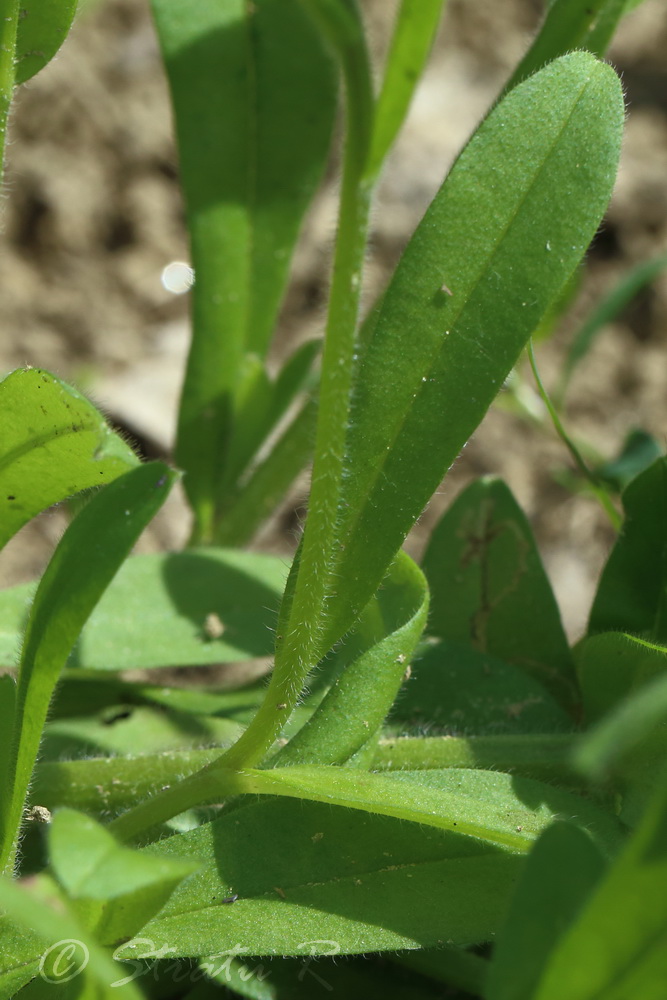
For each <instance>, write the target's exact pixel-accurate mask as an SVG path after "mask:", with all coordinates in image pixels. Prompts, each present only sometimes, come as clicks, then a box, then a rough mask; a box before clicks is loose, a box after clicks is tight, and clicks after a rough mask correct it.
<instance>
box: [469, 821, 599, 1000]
mask: <svg viewBox="0 0 667 1000" xmlns="http://www.w3.org/2000/svg"><path fill="white" fill-rule="evenodd" d="M604 871H605V862H604V859H603V858H602V857H601V855H600V853H599V851H598V850H597V849H596V847H595V846H594V844H592V843H591V841H590V839H589V838H588V837H586V836H585V834H583V833H582V832H581V830H578V829H576V828H575V827H573V826H569V825H568V824H567V823H554V825H553V826H551V827H549V829H548V830H545V831H544V833H543V834H542V836H541V837H540V839H539V840H538V841H537V843H536V844H535V847H534V849H533V851H532V852H531V854H530V857H529V858H528V861H527V862H526V866H525V868H524V870H523V871H522V873H521V878H520V881H519V885H518V886H517V890H516V893H515V895H514V898H513V900H512V905H511V907H510V911H509V915H508V918H507V922H506V924H505V926H504V927H503V929H502V931H501V932H500V934H499V936H498V941H497V943H496V946H495V948H494V952H493V961H492V963H491V968H490V972H489V977H488V980H487V985H486V991H485V993H484V997H485V1000H532V998H533V997H534V995H535V994H534V989H535V987H536V986H537V984H538V982H539V979H540V977H541V973H542V970H543V967H544V966H545V965H546V963H547V961H548V959H549V956H550V952H551V951H552V950H553V948H554V946H555V945H556V942H557V941H558V940H559V939H560V938H561V936H562V934H563V932H564V931H565V930H567V927H568V926H569V925H570V924H571V923H572V921H573V920H574V919H575V918H576V917H577V915H578V914H579V911H580V910H581V909H582V907H583V906H584V904H585V903H586V901H587V899H588V897H589V895H590V893H591V892H592V891H593V889H594V888H595V886H596V885H597V883H598V882H599V881H600V879H601V878H602V876H603V874H604Z"/></svg>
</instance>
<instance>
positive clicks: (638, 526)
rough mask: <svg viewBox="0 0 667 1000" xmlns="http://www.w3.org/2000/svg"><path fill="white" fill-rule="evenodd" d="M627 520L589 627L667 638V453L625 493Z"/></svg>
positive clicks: (592, 631)
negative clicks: (666, 600) (666, 605)
mask: <svg viewBox="0 0 667 1000" xmlns="http://www.w3.org/2000/svg"><path fill="white" fill-rule="evenodd" d="M623 508H624V511H625V521H624V523H623V528H622V531H621V534H620V536H619V538H618V540H617V541H616V544H615V546H614V548H613V549H612V551H611V554H610V556H609V558H608V560H607V563H606V565H605V567H604V569H603V571H602V576H601V578H600V583H599V584H598V589H597V593H596V595H595V599H594V601H593V607H592V609H591V614H590V618H589V621H588V632H589V634H590V635H592V634H595V633H596V632H634V633H636V634H637V635H643V636H644V637H645V638H647V639H652V640H654V641H656V642H663V641H667V623H665V622H664V620H663V619H664V612H663V611H662V607H663V602H664V596H663V595H664V589H665V580H666V568H665V559H666V558H667V459H664V458H661V459H659V460H658V461H657V462H654V463H653V465H651V466H649V468H648V469H646V471H645V472H642V474H641V475H639V476H637V478H636V479H634V480H633V481H632V482H631V483H630V485H629V486H628V487H627V489H626V490H625V492H624V493H623Z"/></svg>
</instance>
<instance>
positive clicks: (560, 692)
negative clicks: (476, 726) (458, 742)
mask: <svg viewBox="0 0 667 1000" xmlns="http://www.w3.org/2000/svg"><path fill="white" fill-rule="evenodd" d="M423 566H424V572H425V573H426V577H427V579H428V581H429V587H430V590H431V616H430V620H429V632H431V633H432V634H433V635H437V636H441V637H442V638H444V639H453V640H455V641H457V642H459V643H469V644H470V645H472V646H473V648H474V649H477V650H479V651H480V652H482V653H488V654H491V655H492V656H495V657H498V658H499V659H501V660H505V661H506V663H510V664H514V665H515V666H517V667H520V668H521V669H522V670H524V671H525V672H526V673H527V674H529V675H530V676H531V677H534V678H535V679H536V680H538V681H540V683H541V684H543V685H544V686H545V687H546V688H548V689H549V690H550V691H551V693H552V694H553V695H554V696H555V697H556V698H558V699H559V700H560V701H561V702H564V703H565V704H566V705H572V703H573V701H574V700H575V698H576V685H575V674H574V664H573V662H572V656H571V654H570V649H569V645H568V642H567V638H566V636H565V632H564V631H563V626H562V624H561V619H560V612H559V610H558V605H557V604H556V599H555V597H554V595H553V591H552V589H551V585H550V583H549V580H548V577H547V575H546V573H545V571H544V567H543V566H542V561H541V559H540V556H539V553H538V551H537V547H536V544H535V539H534V537H533V533H532V531H531V529H530V525H529V524H528V521H527V519H526V517H525V515H524V514H523V512H522V510H521V509H520V507H519V506H518V504H517V502H516V500H515V499H514V497H513V496H512V494H511V492H510V490H509V488H508V487H507V486H506V485H505V483H503V482H502V480H500V479H495V478H491V477H485V478H484V479H480V480H477V481H476V482H474V483H472V484H471V485H470V486H469V487H468V488H467V489H465V490H464V491H463V492H462V493H461V494H460V495H459V496H458V497H457V499H456V500H455V501H454V503H453V504H452V506H451V507H450V508H449V510H447V511H446V512H445V514H444V516H443V517H442V518H441V520H440V522H439V523H438V525H437V526H436V528H435V530H434V532H433V534H432V536H431V541H430V543H429V545H428V548H427V549H426V552H425V554H424V558H423ZM464 683H465V682H464Z"/></svg>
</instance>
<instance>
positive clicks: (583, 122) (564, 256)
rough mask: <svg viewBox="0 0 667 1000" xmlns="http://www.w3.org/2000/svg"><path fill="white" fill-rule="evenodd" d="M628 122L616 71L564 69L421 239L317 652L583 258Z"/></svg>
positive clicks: (500, 121) (364, 380)
mask: <svg viewBox="0 0 667 1000" xmlns="http://www.w3.org/2000/svg"><path fill="white" fill-rule="evenodd" d="M622 121H623V103H622V94H621V90H620V86H619V82H618V79H617V78H616V76H615V75H614V74H613V72H612V71H611V69H610V68H609V67H608V66H604V65H602V64H600V63H598V62H597V61H596V60H594V59H593V58H592V57H591V56H588V55H587V54H585V53H573V54H572V55H569V56H565V57H564V58H562V59H559V60H557V61H556V62H555V63H552V64H551V65H550V66H548V67H547V68H546V69H544V70H542V71H541V72H540V73H537V74H536V75H535V76H533V77H531V78H530V80H527V81H525V83H524V84H522V85H521V86H520V87H517V88H515V89H514V90H513V91H512V92H511V93H510V94H508V96H507V97H506V98H505V99H504V100H503V101H502V102H501V104H500V105H499V106H498V107H497V108H496V109H495V110H494V111H493V112H492V113H491V114H490V115H489V116H488V118H487V119H486V120H485V121H484V122H483V123H482V125H481V126H480V128H479V130H478V131H477V133H476V134H475V136H474V137H473V139H472V140H471V141H470V143H469V144H468V146H467V147H466V149H465V150H464V151H463V153H462V154H461V156H460V157H459V158H458V160H457V161H456V163H455V165H454V167H453V169H452V171H451V173H450V175H449V177H448V179H447V181H446V182H445V184H444V186H443V188H442V190H441V191H440V193H439V194H438V195H437V196H436V198H435V200H434V202H433V204H432V205H431V207H430V209H429V210H428V212H427V213H426V216H425V218H424V220H423V221H422V223H421V224H420V226H419V227H418V229H417V231H416V233H415V235H414V236H413V238H412V240H411V242H410V244H409V246H408V248H407V250H406V252H405V254H404V255H403V258H402V260H401V263H400V265H399V267H398V269H397V271H396V273H395V275H394V278H393V280H392V282H391V285H390V286H389V288H388V290H387V292H386V293H385V295H384V297H383V301H382V306H381V308H380V312H379V316H378V317H377V320H376V323H375V328H374V333H373V337H372V339H371V341H370V344H369V345H368V348H367V349H366V351H365V353H364V354H363V355H362V358H361V361H360V364H359V371H358V374H357V378H356V384H355V390H354V396H353V409H352V422H351V426H350V429H349V432H348V441H347V451H346V458H345V463H344V478H343V483H342V494H341V505H340V512H339V519H338V522H337V523H336V543H335V544H336V549H335V552H336V559H335V562H334V564H333V565H332V566H331V569H330V573H331V579H332V581H334V580H335V581H336V585H337V581H338V580H344V581H345V587H344V588H340V589H338V590H337V596H336V598H335V599H334V598H333V596H331V599H329V600H328V601H327V602H326V623H325V628H324V630H323V633H322V652H325V651H326V650H327V649H328V648H329V647H330V646H331V645H332V644H333V643H334V642H335V641H336V640H337V639H338V638H340V636H341V635H342V634H344V633H345V632H346V631H347V629H348V628H349V627H350V625H351V624H352V622H353V621H354V620H355V618H356V617H357V616H358V615H359V613H360V611H361V610H362V608H363V607H364V605H365V604H366V603H367V602H368V600H369V599H370V598H371V596H372V595H373V593H374V592H375V591H376V590H377V587H378V585H379V583H380V580H381V579H382V576H383V575H384V573H385V572H386V567H387V566H388V565H389V563H390V562H391V560H392V559H393V557H394V555H395V553H396V551H397V549H398V548H399V546H400V544H401V542H402V540H403V538H404V537H405V535H406V533H407V531H408V530H409V528H410V527H411V525H412V524H413V523H414V521H415V520H416V518H417V517H418V515H419V514H420V513H421V511H422V509H423V507H424V505H425V503H426V502H427V500H428V499H429V497H430V496H431V494H432V493H433V491H434V490H435V488H436V487H437V485H438V483H439V482H440V480H441V478H442V475H443V473H444V472H445V470H446V469H447V468H448V466H449V465H450V464H451V463H452V462H453V460H454V459H455V457H456V455H457V453H458V452H459V450H460V448H461V447H462V446H463V444H464V443H465V441H466V440H467V438H468V437H469V435H470V434H471V432H472V431H473V430H474V428H475V427H476V425H477V424H478V423H479V421H480V420H481V418H482V416H483V414H484V413H485V411H486V410H487V408H488V406H489V405H490V403H491V401H492V399H493V397H494V395H495V394H496V392H497V391H498V389H499V388H500V386H501V385H502V382H503V380H504V378H505V377H506V375H507V373H508V372H509V370H510V369H511V367H512V366H513V364H514V363H515V361H516V358H517V356H518V354H519V352H520V350H521V348H522V347H523V345H524V343H525V341H526V340H527V338H528V336H529V335H530V333H531V332H532V330H533V329H534V328H535V327H536V325H537V324H538V322H539V320H540V318H541V316H542V315H543V313H544V312H545V310H546V309H547V308H548V307H549V305H550V303H551V302H552V301H553V300H554V299H555V298H556V297H557V296H558V295H559V293H560V292H561V290H562V288H563V286H564V285H565V283H566V282H567V280H568V279H569V277H570V275H571V273H572V271H573V270H574V268H575V267H576V265H577V263H578V261H579V260H580V258H581V256H582V254H583V253H584V250H585V248H586V246H587V244H588V242H589V241H590V239H591V237H592V236H593V234H594V232H595V229H596V227H597V225H598V223H599V220H600V217H601V215H602V212H603V211H604V209H605V207H606V204H607V201H608V199H609V194H610V191H611V187H612V184H613V179H614V175H615V171H616V164H617V158H618V148H619V141H620V134H621V127H622ZM445 286H446V288H445ZM450 292H451V294H449V293H450ZM321 544H322V545H325V544H329V540H328V539H327V540H326V542H325V540H324V539H321ZM332 545H333V543H332ZM332 589H335V588H334V586H333V583H332ZM315 624H316V623H311V625H312V626H314V625H315Z"/></svg>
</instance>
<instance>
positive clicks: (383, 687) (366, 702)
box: [273, 552, 428, 766]
mask: <svg viewBox="0 0 667 1000" xmlns="http://www.w3.org/2000/svg"><path fill="white" fill-rule="evenodd" d="M427 614H428V588H427V586H426V580H425V578H424V575H423V574H422V572H421V570H420V569H419V567H418V566H416V565H415V563H414V562H413V561H412V560H411V559H410V558H409V556H407V555H406V554H405V553H404V552H399V554H398V556H397V558H396V560H395V561H394V564H393V566H392V568H391V570H390V572H389V573H388V574H387V576H386V577H385V580H384V583H383V586H382V587H381V588H380V590H379V591H378V594H377V596H376V598H375V599H374V600H373V601H371V603H370V604H369V605H368V606H367V607H366V609H365V611H364V614H363V615H362V616H361V619H360V621H359V624H358V625H357V627H356V628H355V631H354V632H353V634H352V636H350V637H349V638H348V640H346V643H345V645H344V647H343V649H342V657H343V660H344V661H346V662H345V665H344V667H343V669H342V671H341V672H340V673H339V674H338V676H337V677H336V678H335V680H334V682H333V685H332V686H331V688H330V689H329V691H328V693H327V694H326V695H325V697H324V698H323V700H322V701H321V702H320V704H319V705H318V707H317V708H316V709H315V712H314V713H313V715H312V716H311V718H310V719H309V720H308V722H306V724H305V726H304V727H303V728H302V729H301V730H300V731H299V732H298V733H297V734H296V736H294V737H292V739H291V740H290V742H289V743H288V744H287V746H285V747H284V749H283V750H282V751H281V752H280V753H279V754H278V755H277V756H276V758H274V761H273V763H274V764H280V765H281V766H284V765H285V764H342V763H344V762H345V761H346V760H349V758H350V757H352V755H353V754H355V753H356V752H357V751H358V750H359V749H360V748H361V747H362V746H363V745H364V744H365V743H367V742H368V740H369V737H372V736H373V735H374V734H375V733H376V731H377V730H378V729H379V728H380V726H381V725H382V723H383V722H384V719H385V717H386V715H387V713H388V712H389V710H390V708H391V706H392V704H393V702H394V699H395V698H396V694H397V692H398V689H399V687H400V685H401V681H402V680H403V677H404V674H405V672H406V669H407V667H408V664H409V662H410V659H411V657H412V653H413V652H414V649H415V646H416V645H417V642H418V641H419V638H420V636H421V634H422V631H423V629H424V626H425V624H426V616H427Z"/></svg>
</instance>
